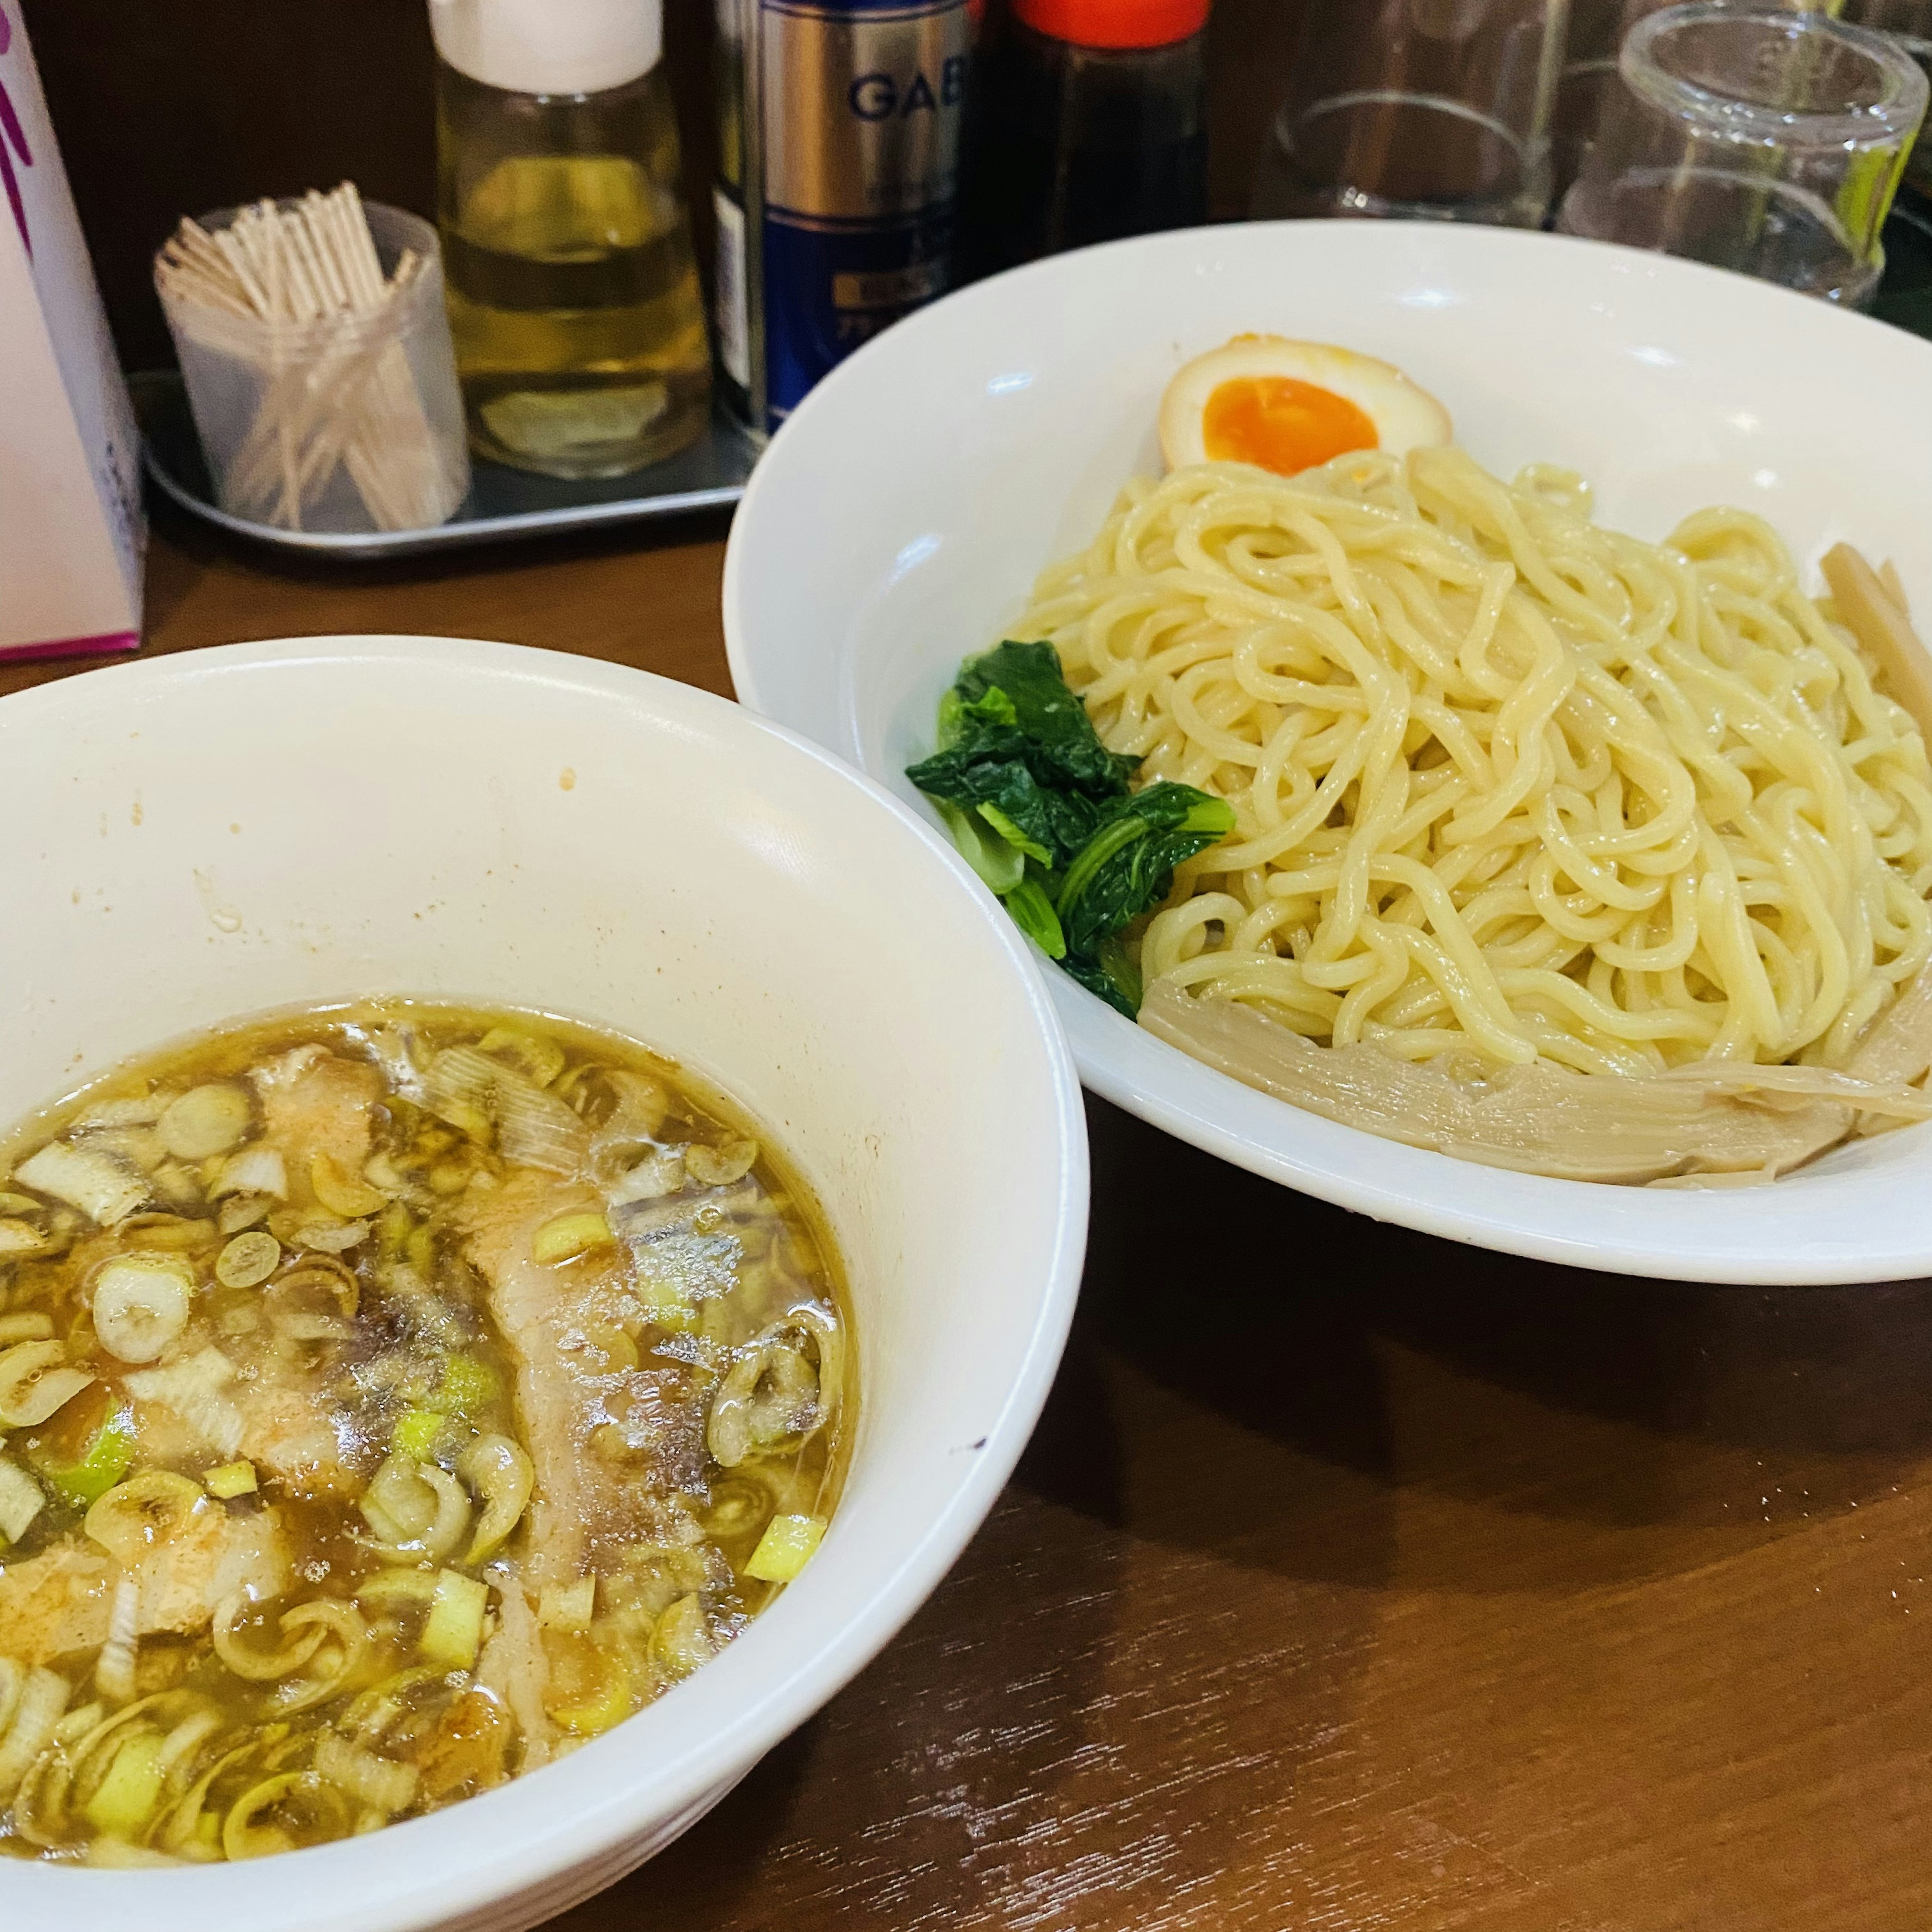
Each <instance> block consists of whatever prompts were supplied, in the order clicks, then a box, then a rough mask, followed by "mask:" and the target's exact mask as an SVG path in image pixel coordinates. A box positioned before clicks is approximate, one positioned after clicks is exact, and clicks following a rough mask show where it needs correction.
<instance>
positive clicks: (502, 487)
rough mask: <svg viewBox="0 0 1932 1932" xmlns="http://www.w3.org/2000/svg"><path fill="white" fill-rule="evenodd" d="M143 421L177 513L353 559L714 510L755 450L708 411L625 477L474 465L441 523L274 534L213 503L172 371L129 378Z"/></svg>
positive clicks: (148, 455) (148, 453)
mask: <svg viewBox="0 0 1932 1932" xmlns="http://www.w3.org/2000/svg"><path fill="white" fill-rule="evenodd" d="M128 384H129V386H130V389H132V390H133V396H134V411H135V414H136V416H138V417H139V419H140V424H141V439H142V458H143V460H145V463H146V465H147V469H148V475H150V476H151V477H152V478H154V481H155V482H156V484H158V485H159V487H160V488H161V489H162V490H163V491H164V492H166V494H167V495H168V496H171V497H172V498H173V499H174V500H175V502H177V503H178V504H179V505H181V508H183V509H184V510H187V511H190V513H191V514H193V515H195V516H197V517H202V518H203V519H204V520H206V521H207V522H208V523H217V524H219V525H220V527H221V528H222V529H224V530H233V532H236V535H240V536H245V537H249V538H253V539H254V541H256V542H257V543H264V544H272V545H273V546H274V547H275V548H276V549H278V550H294V551H299V552H300V553H302V555H303V556H310V557H331V558H339V559H341V560H342V561H343V562H358V561H362V560H365V559H370V558H374V557H386V556H424V555H427V554H428V553H430V552H431V551H434V550H456V549H460V548H461V547H463V546H464V545H466V544H481V543H500V542H502V541H505V539H506V538H514V537H531V536H549V535H555V534H556V532H559V531H561V530H580V529H593V528H595V527H596V526H599V525H601V524H607V523H640V522H643V521H646V520H649V519H652V518H655V517H674V516H679V515H682V514H684V513H685V511H691V510H710V509H717V508H721V507H722V506H724V505H729V504H732V503H735V502H737V500H738V499H739V497H740V496H742V495H743V494H744V493H745V478H747V477H748V476H749V475H751V465H752V464H753V463H754V462H755V461H756V460H757V451H756V450H755V449H754V448H753V447H752V446H751V440H750V439H749V438H748V437H746V436H745V434H743V433H742V431H739V430H738V429H737V428H735V427H733V425H731V424H730V423H728V422H724V420H722V419H720V418H716V417H714V418H713V419H712V423H711V426H710V428H709V430H708V431H706V433H705V434H704V436H703V437H702V438H701V439H700V440H699V441H698V442H697V443H694V444H693V445H692V446H691V448H690V449H687V450H685V451H684V452H682V454H681V455H676V456H673V457H671V458H669V459H668V460H667V461H665V462H663V463H653V464H652V466H651V467H650V468H649V469H640V470H638V471H637V472H635V473H634V475H629V476H613V477H610V478H607V479H606V480H604V481H601V482H592V483H563V482H559V481H556V479H555V478H552V477H548V476H536V475H531V474H530V473H529V472H528V471H526V470H522V469H508V468H507V467H506V466H504V465H503V464H502V463H484V462H481V461H478V462H477V463H475V465H474V468H473V472H472V481H471V483H470V486H469V495H468V496H466V497H464V499H463V502H462V505H461V507H460V508H458V511H457V512H456V514H455V516H454V517H452V518H451V519H450V520H449V522H448V523H439V524H437V526H435V527H434V529H425V530H372V531H358V532H354V533H353V534H351V535H333V534H324V533H323V532H317V531H311V530H283V529H275V527H274V526H272V525H270V524H267V523H250V522H249V521H248V520H247V519H246V518H245V517H232V516H230V515H229V514H228V512H227V511H226V510H224V509H223V508H221V507H220V505H219V504H217V502H215V501H214V487H213V485H212V484H211V483H210V481H209V480H208V466H207V464H206V463H204V462H203V461H202V455H201V441H200V439H199V437H197V436H196V434H195V430H194V419H193V416H191V415H190V414H189V413H188V407H187V391H186V390H185V389H184V388H183V387H182V386H181V377H179V376H178V374H175V371H172V370H171V369H169V370H150V371H143V372H141V373H138V374H135V375H133V376H131V377H129V378H128Z"/></svg>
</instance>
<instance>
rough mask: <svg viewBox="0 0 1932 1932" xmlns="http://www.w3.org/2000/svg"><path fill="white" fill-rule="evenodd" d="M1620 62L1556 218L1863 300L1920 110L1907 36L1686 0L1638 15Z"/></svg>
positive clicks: (1564, 224) (1853, 301)
mask: <svg viewBox="0 0 1932 1932" xmlns="http://www.w3.org/2000/svg"><path fill="white" fill-rule="evenodd" d="M1618 72H1619V76H1620V77H1621V79H1622V87H1621V88H1620V89H1619V91H1618V92H1617V93H1616V95H1614V96H1613V98H1612V99H1611V100H1610V102H1608V103H1607V105H1606V107H1605V110H1604V119H1603V121H1602V122H1601V125H1600V127H1599V128H1598V133H1597V138H1596V140H1595V143H1594V145H1592V148H1591V151H1590V153H1589V157H1588V160H1586V163H1585V166H1584V169H1583V175H1582V176H1581V178H1580V179H1579V180H1578V181H1577V184H1576V185H1575V186H1574V187H1572V188H1571V190H1570V192H1569V193H1568V194H1567V195H1566V196H1565V197H1564V199H1563V205H1562V214H1561V215H1560V217H1559V220H1558V223H1557V226H1559V228H1561V229H1562V230H1563V231H1564V232H1565V233H1567V234H1571V235H1587V236H1594V237H1595V239H1598V240H1599V241H1604V242H1626V243H1628V244H1629V245H1631V246H1633V247H1635V248H1655V249H1661V250H1662V251H1664V253H1666V254H1672V255H1685V256H1688V257H1691V259H1692V260H1696V261H1700V262H1710V263H1715V264H1716V265H1717V266H1719V267H1721V268H1727V269H1738V270H1739V271H1740V272H1742V273H1744V274H1745V275H1756V276H1758V277H1760V278H1762V279H1763V280H1764V281H1770V282H1778V283H1781V284H1783V285H1784V287H1787V288H1792V289H1798V290H1802V291H1803V292H1804V293H1807V294H1809V295H1817V296H1824V297H1826V299H1828V300H1830V301H1832V302H1842V303H1845V304H1846V305H1850V306H1852V307H1858V308H1861V307H1863V306H1864V305H1865V304H1867V302H1870V299H1872V297H1873V295H1874V294H1876V292H1877V289H1878V283H1879V277H1880V275H1882V274H1883V272H1884V269H1885V251H1884V248H1883V247H1882V245H1881V243H1880V242H1879V230H1880V229H1882V227H1883V226H1884V223H1885V215H1886V213H1887V211H1888V210H1889V209H1890V208H1891V200H1892V196H1893V195H1894V193H1895V192H1896V191H1897V187H1898V180H1899V175H1900V171H1901V170H1902V169H1903V166H1904V165H1905V157H1906V152H1907V151H1908V150H1909V148H1910V147H1911V145H1912V141H1913V139H1914V138H1915V136H1916V135H1917V133H1918V127H1919V124H1920V122H1921V121H1922V120H1923V119H1924V115H1925V102H1926V93H1927V83H1926V78H1925V76H1924V74H1921V72H1920V71H1918V68H1917V67H1916V66H1915V65H1913V63H1912V61H1911V60H1910V58H1909V57H1908V56H1907V55H1906V54H1905V53H1904V52H1903V51H1902V50H1901V49H1900V48H1898V47H1897V46H1895V45H1894V43H1892V42H1891V41H1890V40H1887V39H1886V38H1885V37H1884V36H1882V34H1873V33H1870V32H1868V31H1866V30H1865V29H1864V28H1858V27H1849V26H1845V25H1844V24H1843V23H1842V22H1841V21H1838V20H1830V19H1829V18H1827V17H1826V16H1824V15H1823V14H1819V13H1791V12H1789V11H1787V10H1785V9H1784V8H1783V7H1779V6H1777V5H1731V4H1728V0H1695V4H1693V5H1688V6H1679V7H1670V8H1667V10H1665V11H1664V12H1663V13H1653V14H1652V15H1651V17H1649V19H1648V20H1641V21H1640V22H1639V23H1637V26H1635V27H1634V28H1632V29H1631V32H1630V34H1629V35H1628V37H1627V38H1626V39H1625V42H1624V46H1623V52H1622V56H1621V58H1620V59H1619V63H1618Z"/></svg>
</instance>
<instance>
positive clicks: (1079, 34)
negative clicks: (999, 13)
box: [1013, 0, 1213, 47]
mask: <svg viewBox="0 0 1932 1932" xmlns="http://www.w3.org/2000/svg"><path fill="white" fill-rule="evenodd" d="M1212 4H1213V0H1013V11H1014V13H1016V14H1017V15H1018V16H1019V18H1020V19H1021V20H1023V21H1024V22H1025V23H1026V25H1027V26H1029V27H1031V28H1032V29H1033V30H1034V32H1035V33H1037V34H1046V37H1048V38H1049V40H1066V41H1067V42H1069V43H1071V44H1072V45H1073V46H1076V47H1166V46H1172V45H1173V44H1174V43H1175V41H1177V40H1192V39H1193V37H1194V36H1195V35H1196V34H1198V33H1199V32H1200V31H1201V30H1202V28H1203V27H1205V26H1207V24H1208V9H1209V8H1210V7H1211V5H1212Z"/></svg>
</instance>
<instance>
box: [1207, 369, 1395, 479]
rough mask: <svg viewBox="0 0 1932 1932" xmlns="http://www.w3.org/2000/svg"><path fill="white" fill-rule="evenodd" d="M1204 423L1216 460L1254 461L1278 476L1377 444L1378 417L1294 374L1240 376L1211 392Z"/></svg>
mask: <svg viewBox="0 0 1932 1932" xmlns="http://www.w3.org/2000/svg"><path fill="white" fill-rule="evenodd" d="M1201 429H1202V438H1203V440H1204V441H1205V443H1206V445H1207V449H1208V461H1209V462H1211V463H1253V464H1254V465H1255V466H1256V468H1258V469H1272V470H1273V471H1274V472H1275V474H1276V475H1277V476H1293V475H1296V474H1298V472H1300V471H1301V470H1304V469H1315V468H1316V467H1317V466H1319V465H1320V464H1322V463H1328V462H1332V461H1333V460H1334V458H1337V457H1338V456H1346V455H1347V454H1348V453H1349V451H1350V450H1352V449H1379V448H1380V446H1381V444H1382V438H1381V437H1379V436H1378V435H1377V434H1376V426H1375V423H1374V422H1373V419H1371V418H1370V417H1369V416H1366V415H1364V413H1363V412H1362V411H1361V410H1358V408H1357V407H1355V404H1353V403H1352V402H1350V401H1349V399H1348V398H1347V397H1346V396H1338V395H1336V393H1335V392H1334V390H1333V389H1322V388H1319V387H1318V386H1316V384H1315V383H1304V382H1300V381H1298V380H1296V379H1295V377H1292V376H1238V377H1235V379H1234V380H1232V382H1227V383H1222V384H1221V385H1220V387H1219V388H1218V389H1216V390H1215V392H1214V394H1213V395H1211V396H1210V397H1209V398H1208V407H1207V408H1206V409H1205V410H1203V411H1202V419H1201Z"/></svg>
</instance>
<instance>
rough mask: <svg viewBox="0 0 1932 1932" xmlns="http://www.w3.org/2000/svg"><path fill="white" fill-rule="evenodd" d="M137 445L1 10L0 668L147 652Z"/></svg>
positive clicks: (23, 42) (32, 95)
mask: <svg viewBox="0 0 1932 1932" xmlns="http://www.w3.org/2000/svg"><path fill="white" fill-rule="evenodd" d="M145 537H146V529H145V524H144V523H143V520H142V514H141V493H140V455H139V440H138V438H137V436H136V431H135V428H134V415H133V409H132V408H131V407H130V404H129V402H128V400H127V385H126V383H124V382H123V381H122V380H121V371H120V368H119V365H118V363H117V362H116V361H115V355H114V346H113V341H112V340H111V339H110V337H109V335H108V332H107V315H106V314H105V312H104V311H103V309H102V308H101V294H100V291H99V290H98V288H97V287H95V281H94V273H93V269H92V266H91V265H90V263H89V260H88V255H87V245H86V242H85V241H83V239H82V237H81V232H80V217H79V216H78V215H77V214H76V213H75V211H74V196H73V194H72V192H71V190H70V189H69V188H68V180H67V175H66V172H65V169H63V168H62V166H61V158H60V151H59V149H58V148H57V147H55V145H54V136H53V129H52V125H51V124H49V121H48V118H47V107H46V98H45V97H44V96H43V95H42V93H41V92H40V76H39V74H38V73H37V71H36V70H35V68H34V56H33V52H32V49H31V48H30V47H29V46H28V43H27V31H26V27H25V26H23V24H22V23H21V20H20V13H19V10H18V7H17V0H0V658H15V657H22V656H27V657H32V656H45V657H51V656H55V655H67V654H69V653H74V652H102V651H118V650H132V649H134V648H135V647H136V646H137V645H138V644H139V642H140V630H141V559H142V547H143V545H144V543H145Z"/></svg>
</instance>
